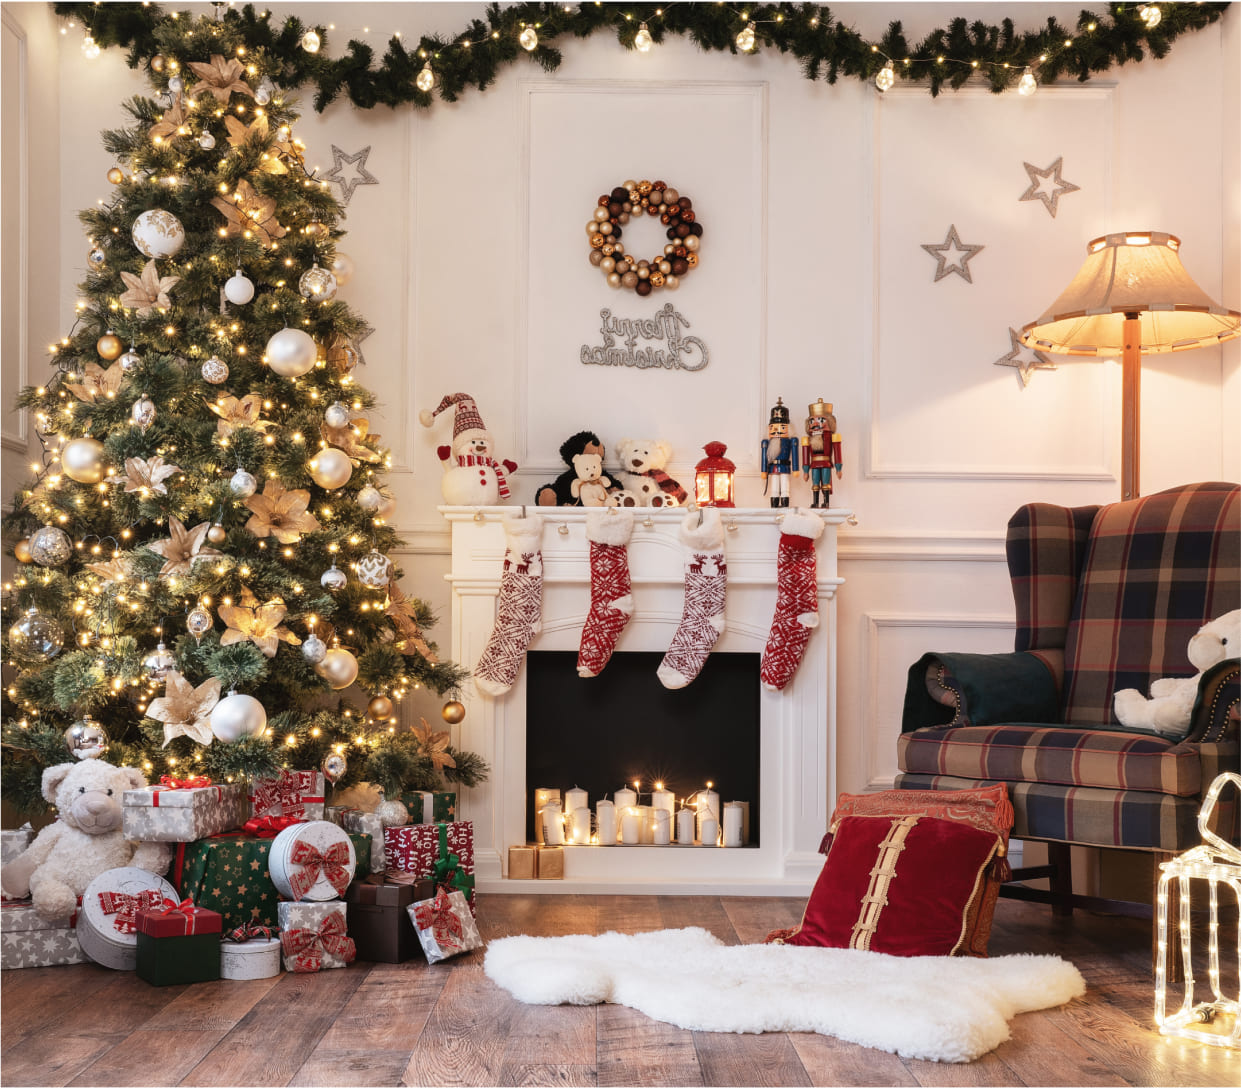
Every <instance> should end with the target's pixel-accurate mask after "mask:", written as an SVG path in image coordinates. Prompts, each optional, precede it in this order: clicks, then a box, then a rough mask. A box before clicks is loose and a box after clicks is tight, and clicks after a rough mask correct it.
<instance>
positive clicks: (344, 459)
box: [306, 446, 353, 491]
mask: <svg viewBox="0 0 1241 1088" xmlns="http://www.w3.org/2000/svg"><path fill="white" fill-rule="evenodd" d="M306 470H307V471H308V472H309V473H310V478H311V479H312V480H314V482H315V483H317V484H318V485H319V486H320V487H322V488H323V489H324V490H326V491H335V490H336V489H337V488H341V487H344V486H345V484H347V483H348V482H349V477H350V476H352V475H353V462H352V461H350V460H349V455H348V454H347V453H345V452H344V450H338V449H336V447H335V446H329V447H328V448H327V449H325V450H320V451H319V452H318V453H317V454H315V456H314V457H312V458H311V459H310V460H309V461H308V462H307V463H306Z"/></svg>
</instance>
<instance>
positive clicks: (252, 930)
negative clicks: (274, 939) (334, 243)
mask: <svg viewBox="0 0 1241 1088" xmlns="http://www.w3.org/2000/svg"><path fill="white" fill-rule="evenodd" d="M258 937H263V938H264V939H265V940H269V941H270V940H271V927H270V926H261V925H259V924H258V923H257V922H244V923H243V924H241V925H239V926H238V927H237V928H236V929H231V930H229V931H228V932H227V933H226V934H224V939H225V940H226V941H236V942H237V943H238V944H245V943H246V941H249V940H254V939H256V938H258Z"/></svg>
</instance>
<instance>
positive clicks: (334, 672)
mask: <svg viewBox="0 0 1241 1088" xmlns="http://www.w3.org/2000/svg"><path fill="white" fill-rule="evenodd" d="M315 672H317V673H318V674H319V675H320V676H322V677H323V679H324V680H326V681H327V682H328V684H329V685H330V686H331V688H332V690H333V691H340V690H342V689H343V688H347V687H348V686H349V685H350V684H352V683H353V682H354V681H355V680H356V679H357V678H358V659H357V658H356V657H354V656H353V654H351V653H350V652H349V651H348V650H341V649H335V650H328V652H327V653H326V654H324V655H323V660H322V661H320V662H319V664H317V665H316V666H315Z"/></svg>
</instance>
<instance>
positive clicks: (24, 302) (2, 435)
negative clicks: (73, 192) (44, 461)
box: [0, 5, 33, 454]
mask: <svg viewBox="0 0 1241 1088" xmlns="http://www.w3.org/2000/svg"><path fill="white" fill-rule="evenodd" d="M0 21H2V24H3V32H4V33H5V34H12V35H13V37H14V38H15V39H16V41H17V50H18V57H19V61H18V74H17V84H18V102H17V103H16V108H15V109H14V106H13V104H12V103H10V104H8V108H7V109H6V111H5V112H6V115H7V116H6V122H9V121H11V120H13V119H14V116H13V114H14V113H15V114H16V118H15V119H16V121H17V125H18V132H17V144H18V159H17V162H14V163H6V164H5V165H6V169H8V170H12V171H14V172H15V173H16V179H17V188H18V200H19V208H20V211H19V213H18V222H19V223H20V227H19V231H18V236H17V238H16V239H13V238H9V239H6V240H5V241H6V242H7V243H8V245H10V246H13V247H14V248H15V249H16V254H15V260H14V271H15V272H16V273H17V274H16V275H15V276H14V277H13V278H14V279H15V280H16V281H17V282H16V283H15V284H14V283H9V282H8V277H7V276H6V277H5V280H6V283H5V289H6V291H10V292H13V293H14V294H15V295H16V296H17V297H16V300H15V301H16V305H17V314H16V317H17V386H18V388H23V387H25V386H27V385H29V384H30V361H29V356H30V280H31V276H32V273H33V270H32V269H31V267H30V58H29V39H28V37H27V34H26V29H25V27H23V26H22V25H21V24H20V23H19V22H18V21H17V20H16V19H15V18H14V17H13V15H12V13H11V12H10V11H9V8H8V6H7V5H5V7H4V8H3V9H0ZM10 110H13V113H10V112H9V111H10ZM12 395H13V390H11V389H10V390H7V391H6V397H11V396H12ZM29 441H30V420H29V413H28V412H25V411H20V412H9V411H6V412H5V413H4V420H3V423H2V424H0V447H2V448H3V449H6V450H12V451H13V452H14V453H20V454H25V453H26V452H27V449H28V443H29Z"/></svg>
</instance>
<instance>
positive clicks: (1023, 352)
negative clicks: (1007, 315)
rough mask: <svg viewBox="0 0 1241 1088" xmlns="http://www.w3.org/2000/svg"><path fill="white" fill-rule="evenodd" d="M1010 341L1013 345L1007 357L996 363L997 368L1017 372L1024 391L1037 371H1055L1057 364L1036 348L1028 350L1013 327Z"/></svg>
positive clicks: (1010, 329)
mask: <svg viewBox="0 0 1241 1088" xmlns="http://www.w3.org/2000/svg"><path fill="white" fill-rule="evenodd" d="M1008 340H1009V343H1010V344H1011V345H1012V347H1011V348H1010V350H1009V351H1008V353H1007V354H1006V355H1001V356H1000V357H999V358H998V359H996V361H995V365H996V366H1011V367H1013V368H1014V369H1015V370H1016V371H1017V378H1018V379H1019V380H1020V382H1021V388H1022V389H1024V388H1025V387H1026V386H1027V385H1029V384H1030V377H1031V375H1032V374H1033V373H1034V372H1035V371H1036V370H1055V369H1056V364H1055V363H1053V362H1052V361H1051V360H1050V359H1049V358H1047V356H1046V355H1044V354H1043V353H1042V352H1041V351H1038V350H1037V349H1035V348H1028V347H1026V345H1025V344H1023V343H1022V342H1021V334H1020V333H1018V332H1017V330H1016V329H1014V328H1013V327H1012V326H1011V325H1010V326H1009V329H1008Z"/></svg>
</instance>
